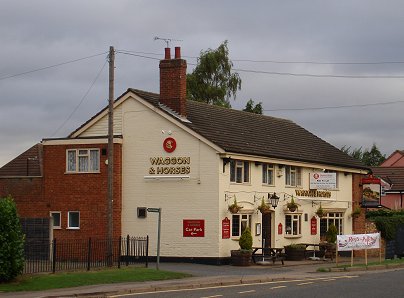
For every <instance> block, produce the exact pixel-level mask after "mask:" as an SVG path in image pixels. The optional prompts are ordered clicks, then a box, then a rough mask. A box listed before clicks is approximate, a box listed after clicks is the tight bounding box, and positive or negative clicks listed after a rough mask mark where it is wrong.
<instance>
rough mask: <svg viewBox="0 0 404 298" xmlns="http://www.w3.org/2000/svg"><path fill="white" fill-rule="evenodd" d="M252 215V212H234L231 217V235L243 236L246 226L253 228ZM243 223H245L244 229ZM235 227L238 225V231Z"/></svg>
mask: <svg viewBox="0 0 404 298" xmlns="http://www.w3.org/2000/svg"><path fill="white" fill-rule="evenodd" d="M251 217H252V214H242V213H237V214H233V215H232V217H231V236H232V237H241V234H242V233H243V231H244V230H245V228H250V230H251ZM243 224H245V226H244V229H243ZM234 227H237V232H238V233H235V229H234Z"/></svg>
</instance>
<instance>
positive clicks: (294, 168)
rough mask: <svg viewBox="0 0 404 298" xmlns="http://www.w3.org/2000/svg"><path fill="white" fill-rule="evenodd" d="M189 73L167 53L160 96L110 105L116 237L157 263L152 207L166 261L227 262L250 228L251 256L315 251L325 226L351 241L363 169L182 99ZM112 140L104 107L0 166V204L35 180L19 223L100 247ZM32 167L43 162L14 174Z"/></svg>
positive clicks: (283, 124) (320, 145)
mask: <svg viewBox="0 0 404 298" xmlns="http://www.w3.org/2000/svg"><path fill="white" fill-rule="evenodd" d="M186 67H187V65H186V61H185V60H184V59H181V53H180V48H176V49H175V56H174V57H171V53H170V49H169V48H167V49H166V51H165V58H164V60H161V61H160V94H157V93H150V92H145V91H141V90H137V89H128V90H127V91H126V92H125V93H123V94H122V95H121V96H120V97H119V98H117V99H116V100H115V102H114V201H113V204H114V205H113V210H114V213H113V222H114V237H115V236H120V235H127V234H129V235H133V236H144V235H149V237H150V248H149V253H150V255H151V256H155V255H156V246H157V214H156V213H151V212H147V208H153V209H150V210H154V211H156V210H157V209H156V208H161V209H160V210H161V248H160V255H161V260H162V261H169V260H171V261H174V260H177V261H179V260H183V261H187V260H188V261H189V260H190V261H193V262H201V263H211V264H222V263H227V262H228V261H229V257H230V251H231V250H234V249H238V248H239V244H238V239H239V238H240V235H241V233H242V232H243V231H244V229H245V228H246V227H249V228H250V229H251V232H252V236H253V246H255V247H261V246H265V247H283V246H285V245H288V244H292V243H313V244H315V243H317V244H318V243H319V242H320V240H321V239H323V236H324V235H325V232H326V231H327V229H328V226H329V225H330V224H334V225H335V226H336V227H337V229H338V233H339V234H352V226H353V225H352V221H353V220H352V218H351V216H350V214H351V213H352V208H353V206H352V205H353V195H354V193H355V192H358V188H359V185H358V184H356V183H353V182H354V177H355V176H359V175H363V174H366V173H367V172H368V169H367V168H366V167H364V166H363V165H362V164H361V163H360V162H358V161H357V160H355V159H353V158H352V157H350V156H348V155H347V154H345V153H343V152H341V151H340V150H339V149H337V148H336V147H334V146H332V145H330V144H329V143H327V142H326V141H324V140H322V139H320V138H319V137H317V136H315V135H314V134H312V133H310V132H309V131H307V130H305V129H304V128H302V127H300V126H299V125H297V124H296V123H294V122H293V121H291V120H287V119H281V118H276V117H272V116H264V115H257V114H253V113H248V112H243V111H238V110H233V109H227V108H222V107H218V106H213V105H209V104H206V103H201V102H196V101H190V100H186ZM107 135H108V109H107V108H105V109H103V110H102V111H100V112H99V113H98V114H96V115H95V116H94V117H92V118H91V119H89V120H88V121H87V122H86V123H84V124H83V125H82V126H81V127H79V128H78V129H76V130H75V131H74V132H72V133H71V134H70V135H69V136H68V137H66V138H58V139H43V140H42V142H41V143H40V144H37V145H35V146H34V147H32V148H31V149H30V150H28V151H27V152H25V153H23V154H22V155H20V156H19V157H17V158H16V159H14V160H13V161H11V162H10V163H8V164H7V165H5V166H4V167H3V168H2V169H0V176H1V178H0V186H1V187H0V195H5V194H8V193H10V194H12V195H13V190H14V188H13V187H15V185H18V183H22V184H24V183H25V186H24V187H28V186H27V185H28V184H29V183H31V184H29V187H31V188H32V190H37V192H38V193H37V196H35V198H26V197H24V194H23V193H15V195H14V197H15V200H16V203H17V208H18V210H19V213H20V216H21V217H31V218H35V217H49V216H52V217H53V218H54V223H56V224H55V225H54V227H53V236H54V237H57V238H59V239H78V238H86V237H90V236H91V237H100V238H102V237H104V238H105V237H106V235H107V224H106V222H107V164H108V161H107V152H106V151H107ZM27 158H31V160H33V159H35V158H36V163H35V164H33V165H31V166H30V167H31V169H30V170H27V171H26V173H25V172H24V171H25V170H24V171H22V173H21V171H20V172H18V171H17V169H16V166H17V165H18V164H21V163H23V162H26V160H28V159H27ZM34 167H35V169H37V172H36V174H35V176H34V177H31V180H30V181H31V182H29V181H28V180H26V178H29V177H30V176H31V175H30V173H29V171H32V170H33V168H34ZM13 171H14V172H13ZM13 179H15V180H13ZM18 179H19V180H18ZM24 179H25V180H24ZM13 181H14V182H13ZM16 181H19V182H18V183H17V182H16ZM34 184H35V185H36V186H35V185H34ZM31 193H32V192H31ZM292 200H293V201H294V202H295V203H296V207H297V208H296V209H295V210H293V208H288V203H290V202H292ZM235 201H236V202H237V205H238V206H239V207H242V208H241V209H239V210H238V212H237V213H231V212H230V210H229V209H230V208H229V206H231V205H232V204H233V203H234V202H235ZM263 201H264V203H266V204H267V205H269V207H270V208H269V210H268V212H265V213H261V212H260V211H259V210H258V207H259V206H260V205H261V204H262V202H263ZM320 206H321V208H322V210H323V211H324V214H323V215H322V217H321V218H320V217H319V216H317V215H316V211H317V210H318V209H319V207H320ZM292 210H293V212H292ZM233 212H234V211H233Z"/></svg>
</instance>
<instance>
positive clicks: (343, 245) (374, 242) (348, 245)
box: [337, 233, 380, 251]
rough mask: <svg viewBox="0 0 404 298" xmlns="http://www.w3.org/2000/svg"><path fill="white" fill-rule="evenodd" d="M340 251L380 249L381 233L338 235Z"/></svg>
mask: <svg viewBox="0 0 404 298" xmlns="http://www.w3.org/2000/svg"><path fill="white" fill-rule="evenodd" d="M337 245H338V251H350V250H361V249H371V248H380V233H373V234H356V235H337Z"/></svg>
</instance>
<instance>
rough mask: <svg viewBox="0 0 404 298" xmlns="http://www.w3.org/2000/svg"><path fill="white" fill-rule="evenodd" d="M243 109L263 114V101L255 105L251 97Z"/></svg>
mask: <svg viewBox="0 0 404 298" xmlns="http://www.w3.org/2000/svg"><path fill="white" fill-rule="evenodd" d="M243 111H244V112H250V113H255V114H260V115H262V102H259V103H257V104H256V105H255V106H254V101H253V100H252V99H251V98H250V100H249V101H248V102H247V104H246V106H245V108H244V109H243Z"/></svg>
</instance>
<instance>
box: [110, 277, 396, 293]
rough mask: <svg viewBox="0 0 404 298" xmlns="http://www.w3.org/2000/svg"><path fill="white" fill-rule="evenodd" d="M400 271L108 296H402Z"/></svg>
mask: <svg viewBox="0 0 404 298" xmlns="http://www.w3.org/2000/svg"><path fill="white" fill-rule="evenodd" d="M403 274H404V270H396V271H389V272H374V273H370V274H369V273H368V274H362V273H359V274H347V275H341V276H333V275H332V274H325V275H324V277H320V278H318V277H316V278H310V277H307V278H305V279H296V280H286V281H274V282H266V283H258V284H237V285H229V286H221V287H211V288H205V289H191V290H189V289H187V290H180V289H179V290H171V291H160V292H149V293H138V294H125V295H115V296H108V297H111V298H118V297H119V298H120V297H125V298H127V297H147V298H152V297H159V298H161V297H170V298H171V297H176V298H177V297H187V298H188V297H190V298H191V297H198V298H216V297H232V298H237V297H240V298H244V297H269V296H273V297H277V298H278V297H280V298H282V297H299V298H306V297H307V298H308V297H310V298H312V297H321V298H324V297H327V298H330V297H346V298H350V297H352V298H358V297H366V298H371V297H375V298H376V297H377V298H380V297H389V298H394V297H403V295H404V294H403V293H404V282H403Z"/></svg>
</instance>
